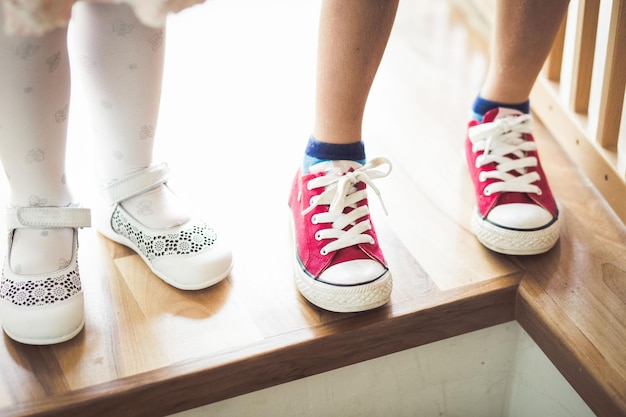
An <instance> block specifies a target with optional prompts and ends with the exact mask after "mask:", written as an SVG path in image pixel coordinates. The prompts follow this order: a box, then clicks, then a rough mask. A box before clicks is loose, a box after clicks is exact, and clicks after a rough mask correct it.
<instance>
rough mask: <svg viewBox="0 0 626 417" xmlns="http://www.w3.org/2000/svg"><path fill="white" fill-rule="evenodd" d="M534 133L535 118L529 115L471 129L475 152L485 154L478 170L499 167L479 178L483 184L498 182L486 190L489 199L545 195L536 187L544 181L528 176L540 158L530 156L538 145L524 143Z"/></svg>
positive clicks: (484, 172)
mask: <svg viewBox="0 0 626 417" xmlns="http://www.w3.org/2000/svg"><path fill="white" fill-rule="evenodd" d="M530 133H532V118H531V117H530V116H529V115H527V114H525V115H521V116H516V117H505V118H502V119H498V120H495V121H493V122H491V123H483V124H480V125H476V126H473V127H471V128H470V129H469V132H468V134H469V138H470V140H471V141H472V151H473V152H480V151H483V154H482V155H479V156H478V158H476V168H480V167H482V166H485V165H488V164H490V163H492V162H493V163H495V165H496V169H495V170H493V171H483V172H481V173H480V174H479V179H480V181H487V180H488V179H496V180H498V181H496V182H493V183H491V184H489V185H488V186H487V187H485V189H484V191H483V192H484V194H485V195H491V194H493V193H497V192H520V193H535V194H541V188H539V187H538V186H536V185H534V184H533V183H534V182H535V181H538V180H539V179H541V177H540V176H539V174H538V173H537V172H535V171H533V172H526V168H530V167H536V166H537V158H535V157H534V156H526V152H529V151H534V150H536V149H537V145H536V144H535V142H532V141H527V140H525V139H524V134H530ZM512 172H513V173H512Z"/></svg>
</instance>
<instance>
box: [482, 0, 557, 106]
mask: <svg viewBox="0 0 626 417" xmlns="http://www.w3.org/2000/svg"><path fill="white" fill-rule="evenodd" d="M567 5H568V0H520V1H512V0H499V1H498V3H497V6H496V24H495V31H494V36H493V40H492V45H491V63H490V66H489V70H488V73H487V78H486V80H485V83H484V85H483V88H482V91H481V96H482V97H483V98H485V99H487V100H492V101H497V102H500V103H521V102H523V101H526V100H528V97H529V95H530V91H531V89H532V87H533V84H534V83H535V80H536V79H537V76H538V74H539V71H540V70H541V67H542V66H543V63H544V61H545V59H546V57H547V56H548V53H549V52H550V48H551V47H552V43H553V42H554V38H555V36H556V34H557V32H558V29H559V25H560V23H561V21H562V20H563V17H564V16H565V12H566V11H567Z"/></svg>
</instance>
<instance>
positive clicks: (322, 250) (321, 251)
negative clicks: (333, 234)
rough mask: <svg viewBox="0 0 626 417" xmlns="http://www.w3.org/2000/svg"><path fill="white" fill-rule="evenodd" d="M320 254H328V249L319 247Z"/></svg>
mask: <svg viewBox="0 0 626 417" xmlns="http://www.w3.org/2000/svg"><path fill="white" fill-rule="evenodd" d="M320 254H321V255H322V256H326V255H328V251H327V250H326V249H324V248H322V249H320Z"/></svg>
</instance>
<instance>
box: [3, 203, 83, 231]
mask: <svg viewBox="0 0 626 417" xmlns="http://www.w3.org/2000/svg"><path fill="white" fill-rule="evenodd" d="M89 226H91V210H89V209H88V208H81V207H11V208H8V209H7V228H8V229H9V230H12V229H20V228H32V229H56V228H62V227H71V228H79V227H89Z"/></svg>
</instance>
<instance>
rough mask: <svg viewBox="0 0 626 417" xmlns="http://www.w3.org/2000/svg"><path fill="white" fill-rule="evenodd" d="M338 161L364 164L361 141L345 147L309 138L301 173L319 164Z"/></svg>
mask: <svg viewBox="0 0 626 417" xmlns="http://www.w3.org/2000/svg"><path fill="white" fill-rule="evenodd" d="M338 160H347V161H356V162H358V163H360V164H365V145H364V144H363V142H362V141H360V142H355V143H349V144H345V145H338V144H335V143H325V142H320V141H318V140H317V139H315V138H314V137H313V136H311V137H310V138H309V141H308V143H307V145H306V149H305V151H304V160H303V162H302V172H303V173H307V172H309V168H310V167H311V166H313V165H315V164H317V163H319V162H323V161H338Z"/></svg>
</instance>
